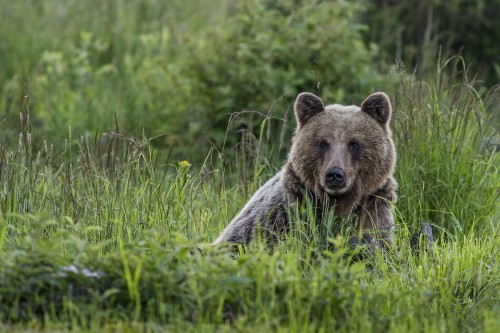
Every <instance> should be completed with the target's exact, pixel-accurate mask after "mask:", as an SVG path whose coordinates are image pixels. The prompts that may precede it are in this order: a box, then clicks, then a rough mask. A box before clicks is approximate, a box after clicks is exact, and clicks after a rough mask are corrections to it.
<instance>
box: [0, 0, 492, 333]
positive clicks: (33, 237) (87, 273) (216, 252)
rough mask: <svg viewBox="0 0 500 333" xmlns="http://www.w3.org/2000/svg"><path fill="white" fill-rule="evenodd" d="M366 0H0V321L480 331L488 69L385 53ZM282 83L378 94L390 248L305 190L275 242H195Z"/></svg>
mask: <svg viewBox="0 0 500 333" xmlns="http://www.w3.org/2000/svg"><path fill="white" fill-rule="evenodd" d="M373 3H376V2H373ZM364 4H365V3H364V2H355V3H351V2H349V3H347V2H338V3H337V6H331V5H329V3H328V2H322V1H312V0H311V1H297V2H289V1H277V2H275V1H272V2H271V1H264V0H262V1H252V2H251V3H250V2H229V1H228V2H224V1H221V2H220V6H212V5H208V3H207V2H204V1H193V2H185V1H184V2H181V1H172V2H169V3H168V5H167V4H166V3H165V2H162V1H154V0H148V1H145V0H136V1H128V2H118V1H116V2H115V1H109V2H98V1H87V2H67V3H65V4H62V3H59V2H57V1H44V2H36V1H27V0H26V1H15V2H7V1H1V0H0V7H1V10H0V27H2V29H0V58H2V66H3V71H2V72H1V73H0V84H1V87H0V88H1V89H2V90H1V91H2V94H1V99H0V112H2V119H3V125H2V131H1V134H0V136H1V141H0V252H1V255H0V281H1V283H0V318H1V324H0V331H9V332H17V331H19V332H21V331H22V332H25V331H30V330H34V331H40V330H46V331H54V330H58V331H61V330H63V331H64V330H74V331H85V332H86V331H89V332H95V331H123V332H134V331H138V330H143V331H218V332H226V331H227V332H229V331H231V332H232V331H235V330H236V331H282V332H290V331H292V332H293V331H300V332H309V331H311V332H312V331H315V332H316V331H323V332H327V331H332V330H335V331H374V332H385V331H389V330H390V331H404V332H407V331H409V332H417V331H418V332H421V331H425V332H427V331H429V332H434V331H436V332H448V331H471V332H472V331H473V332H477V331H481V332H496V331H498V329H499V328H500V320H499V318H500V303H499V300H498V295H499V294H500V290H499V289H500V288H499V287H500V271H499V269H498V258H499V257H500V233H499V225H498V220H499V217H500V216H499V207H500V205H499V200H498V199H499V188H500V177H499V174H498V173H499V170H498V165H500V155H499V154H498V144H499V138H498V114H499V113H498V111H499V110H498V105H499V104H498V100H499V99H498V98H499V92H498V89H496V88H495V87H492V88H491V89H489V88H488V87H487V86H485V85H484V84H483V83H482V82H478V81H477V80H475V79H472V77H474V76H472V75H470V73H469V72H468V71H467V65H466V63H465V62H464V60H463V58H461V57H442V58H436V57H434V68H435V69H434V70H428V71H425V72H423V73H420V74H419V75H417V73H414V74H412V75H411V74H409V73H407V72H405V71H404V70H398V69H391V70H388V69H387V68H389V66H388V65H387V63H383V61H385V60H383V57H380V59H382V60H380V59H379V60H377V59H378V58H377V57H378V56H379V55H380V53H379V52H382V50H380V49H379V48H378V47H377V45H376V44H374V43H373V41H376V40H377V38H376V37H369V36H370V34H371V33H373V30H372V29H370V30H367V29H366V25H364V24H361V23H360V22H361V21H359V18H360V17H362V14H366V13H369V10H372V9H370V7H369V6H364ZM54 18H57V19H54ZM373 19H374V22H375V21H376V18H373ZM20 23H23V24H20ZM389 23H391V22H387V24H389ZM399 24H401V22H400V23H399ZM207 26H208V27H209V28H206V27H207ZM319 26H321V27H323V28H324V29H319V28H318V27H319ZM408 27H410V25H408ZM276 36H281V37H280V38H278V39H276V38H277V37H276ZM35 37H36V38H35ZM367 38H368V39H370V41H371V42H372V44H366V43H364V42H363V41H364V40H366V39H367ZM331 39H332V40H335V43H329V41H330V40H331ZM269 40H273V43H272V44H273V47H274V49H272V50H269V49H268V47H267V45H269ZM301 43H303V44H301ZM367 45H368V46H367ZM381 46H383V47H384V52H391V51H390V47H388V46H385V45H381ZM303 48H306V49H307V50H308V52H307V53H305V52H301V50H302V49H303ZM214 50H217V52H214ZM349 51H351V52H349ZM266 52H267V53H266ZM311 54H312V55H314V57H312V58H311ZM442 54H444V52H443V53H442ZM333 56H338V59H340V60H338V61H332V60H331V58H332V57H333ZM378 61H380V62H378ZM429 68H430V67H429ZM318 82H319V83H320V84H319V86H318ZM301 90H309V91H313V92H315V93H317V94H319V95H320V96H321V97H322V98H324V99H325V100H326V101H332V102H333V101H343V102H345V103H357V104H359V102H360V101H361V98H362V97H363V96H365V95H367V94H368V93H369V92H371V91H373V90H384V91H387V92H388V94H389V95H390V97H391V99H392V102H393V107H394V110H395V113H394V118H393V122H392V128H393V133H394V136H395V140H396V145H397V149H398V165H397V173H396V178H397V179H398V181H399V184H400V188H399V191H398V195H399V201H398V203H397V204H396V206H395V213H396V220H397V221H396V223H397V230H396V244H397V248H398V253H396V254H394V255H389V256H387V255H384V254H382V253H376V254H371V255H370V254H369V255H366V254H365V253H360V252H362V251H363V249H361V248H360V249H352V248H350V247H349V246H347V245H346V243H347V239H348V236H349V235H348V233H347V231H341V232H340V233H338V234H332V233H331V232H330V231H331V225H332V224H333V223H335V222H336V221H335V220H327V221H326V222H325V223H324V224H321V225H316V224H315V221H314V218H313V216H311V215H312V214H307V211H306V214H305V216H297V217H296V223H295V226H294V230H293V231H292V232H291V234H290V235H288V237H285V238H283V239H282V240H281V241H280V242H279V244H277V246H276V247H275V248H274V249H273V250H272V251H270V250H269V249H268V248H267V247H266V245H265V244H264V243H263V242H262V241H259V240H258V241H256V242H254V243H252V244H251V245H250V246H249V247H248V248H246V249H243V248H239V249H238V250H237V252H233V251H232V249H226V248H224V247H221V248H216V247H212V246H211V245H210V242H211V241H212V240H214V239H215V238H216V236H217V235H218V233H219V232H220V231H221V230H222V228H223V227H224V226H225V225H226V224H227V222H228V221H229V220H230V219H231V217H232V216H234V214H235V213H236V212H237V211H238V210H239V209H240V208H241V207H242V206H243V205H244V203H245V202H246V200H247V199H248V198H249V196H250V195H251V194H252V193H253V192H254V191H255V190H256V189H257V188H258V187H259V185H260V184H262V182H264V181H265V180H266V179H267V178H268V177H269V176H270V175H272V174H274V173H275V172H276V171H277V170H278V169H279V168H280V166H281V163H282V161H283V158H284V152H285V151H286V149H287V147H288V142H289V140H290V133H291V131H292V130H293V127H294V121H293V120H292V117H291V112H290V111H291V110H290V106H291V103H292V101H293V98H294V96H295V94H296V93H297V92H298V91H301ZM285 93H288V94H289V95H287V96H285V97H283V98H281V99H280V97H281V96H282V95H284V94H285ZM273 103H274V104H273ZM246 108H249V109H253V110H255V111H252V112H243V113H238V114H232V116H230V115H229V114H230V113H233V112H240V111H243V110H244V109H246ZM187 115H189V116H187ZM191 118H192V119H193V120H191ZM202 128H203V130H202ZM203 131H205V132H203ZM165 133H167V134H166V135H163V136H158V135H162V134H165ZM201 139H206V140H205V141H207V140H208V141H210V144H209V145H207V144H206V143H201ZM194 142H198V143H196V144H195V143H194ZM185 145H189V146H190V147H186V146H185ZM184 158H185V159H184ZM306 221H308V223H310V228H305V223H306ZM423 221H427V222H428V223H430V224H431V225H432V227H433V231H434V232H435V238H436V243H435V245H434V246H433V247H432V248H428V249H426V250H424V249H423V248H425V246H424V244H425V243H422V246H421V250H420V251H419V252H415V251H414V250H412V249H411V248H410V238H411V235H412V234H413V233H414V232H415V231H417V230H418V228H419V227H420V224H421V223H422V222H423ZM360 254H363V256H362V257H363V259H362V260H360V261H356V260H357V258H359V257H360V256H359V255H360ZM355 259H356V260H355Z"/></svg>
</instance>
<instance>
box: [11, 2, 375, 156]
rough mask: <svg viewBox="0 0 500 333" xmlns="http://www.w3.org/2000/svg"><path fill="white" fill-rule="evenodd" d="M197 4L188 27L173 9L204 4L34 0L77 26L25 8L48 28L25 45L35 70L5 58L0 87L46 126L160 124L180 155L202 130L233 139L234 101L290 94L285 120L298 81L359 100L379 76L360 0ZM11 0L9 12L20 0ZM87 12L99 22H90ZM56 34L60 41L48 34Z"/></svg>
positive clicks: (249, 104) (137, 131) (266, 100)
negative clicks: (89, 6) (6, 77)
mask: <svg viewBox="0 0 500 333" xmlns="http://www.w3.org/2000/svg"><path fill="white" fill-rule="evenodd" d="M198 5H199V6H204V7H202V8H205V7H206V9H207V13H208V14H207V16H208V18H206V24H207V25H208V26H207V27H205V29H204V30H202V29H199V27H198V28H197V27H196V24H198V23H196V20H190V21H189V23H188V24H187V27H186V23H183V21H182V20H183V18H186V17H187V16H188V15H191V14H192V13H193V12H194V13H198V14H199V16H201V13H202V11H200V9H198V10H194V11H191V12H189V10H186V9H184V11H185V12H184V13H183V12H182V11H181V10H180V9H179V8H181V6H177V7H178V8H177V7H176V6H174V8H173V9H169V8H167V7H164V6H161V5H160V4H157V3H155V2H154V1H153V2H147V3H146V2H133V3H130V4H128V5H124V6H118V5H117V4H115V3H111V4H109V5H106V6H104V5H99V6H97V7H96V8H97V9H96V10H95V11H94V12H92V11H86V10H84V8H82V7H81V6H80V5H78V4H70V3H68V4H65V5H61V4H59V5H57V6H56V5H55V4H52V3H51V2H47V4H44V5H40V6H41V7H40V8H39V10H40V11H41V12H46V11H51V10H53V11H56V12H58V13H59V14H58V15H59V16H60V17H58V18H59V19H60V20H62V21H63V22H64V21H67V19H68V18H70V17H73V16H74V17H76V20H77V21H76V26H72V28H70V29H69V30H68V31H67V32H66V33H65V34H64V36H62V35H59V33H60V32H57V29H56V28H57V27H58V24H60V22H59V21H58V22H59V23H58V22H55V23H51V22H45V23H46V24H47V25H48V27H45V26H44V25H42V24H41V19H40V18H38V16H37V15H36V14H35V13H30V12H28V13H27V14H26V16H27V17H30V18H31V19H32V20H33V21H34V23H33V25H34V27H32V28H31V29H35V28H36V27H37V26H38V28H39V29H41V30H42V32H41V34H43V35H47V37H48V38H47V39H44V42H43V41H37V43H36V48H34V51H33V50H32V51H30V53H29V57H28V59H30V61H31V64H28V68H30V67H31V66H33V67H34V72H33V75H32V76H31V75H28V76H26V77H25V76H24V73H20V72H19V71H17V72H15V70H14V72H15V76H14V78H12V79H11V80H10V81H9V84H6V85H4V91H5V92H6V95H7V96H9V98H10V100H13V99H14V100H16V103H18V105H21V104H22V103H23V99H24V96H26V95H28V96H29V97H30V100H31V104H30V105H31V106H30V107H31V111H32V116H33V118H34V119H32V122H33V124H35V125H37V126H39V127H42V128H43V129H44V132H45V133H46V134H47V137H49V138H52V137H57V136H60V134H61V131H63V132H66V131H67V128H68V126H72V128H73V132H74V133H77V134H79V135H83V134H85V132H87V131H88V132H90V134H94V131H96V129H98V130H97V133H100V132H105V131H109V130H113V131H117V130H120V131H122V132H126V133H127V134H128V135H135V136H140V135H141V134H142V131H143V129H144V131H145V134H146V135H147V136H155V135H160V134H168V135H167V136H164V137H162V138H159V139H157V140H156V141H155V142H153V143H154V144H156V146H159V147H165V146H170V145H172V144H176V145H177V146H178V147H179V148H180V150H181V151H182V154H178V155H190V156H200V158H202V156H204V155H205V151H206V146H207V144H206V143H205V141H210V142H213V143H214V144H215V145H216V146H217V147H218V148H221V147H222V146H223V145H224V142H225V141H227V142H226V143H227V144H228V145H229V146H232V144H234V143H236V142H238V138H237V135H236V133H235V132H236V131H235V130H234V128H232V129H231V130H230V132H229V133H228V134H229V135H228V136H227V135H226V131H227V127H228V123H229V120H230V114H232V113H234V112H240V111H242V110H244V109H252V110H256V111H259V112H261V113H262V114H266V113H267V112H268V110H269V109H270V108H271V105H272V104H273V103H274V102H275V101H277V100H278V99H279V98H280V97H281V96H283V95H285V94H288V95H287V97H286V98H284V99H283V100H281V101H280V102H279V103H278V105H277V107H276V108H275V110H274V111H273V116H275V117H278V118H285V120H287V119H288V118H289V117H288V116H287V111H289V109H290V106H291V103H292V101H293V98H294V97H295V96H296V94H297V93H298V92H301V91H313V92H315V93H317V94H319V95H321V96H322V97H323V98H324V99H325V100H327V101H338V102H344V103H360V102H361V100H362V98H363V97H364V96H366V95H367V94H368V93H369V92H371V91H373V90H374V89H380V87H381V84H382V83H383V77H381V76H380V75H379V74H378V73H377V72H376V71H375V70H374V69H373V68H374V66H373V64H374V63H375V62H376V53H377V49H376V47H375V46H374V45H370V46H366V45H365V44H364V43H363V41H362V38H361V34H362V32H363V30H364V29H365V27H364V26H363V25H361V24H360V23H359V22H358V16H359V14H360V12H361V10H362V6H361V5H360V4H358V3H349V2H335V3H331V2H326V1H315V0H303V1H294V2H288V1H278V2H272V1H264V0H253V1H250V2H227V3H226V2H221V8H222V9H218V8H217V7H214V6H213V5H206V4H205V3H203V2H200V3H199V4H198ZM12 6H13V7H12V8H11V9H12V10H13V11H15V12H16V10H17V11H19V10H21V9H22V6H20V7H17V6H14V5H12ZM158 12H160V13H163V14H161V15H160V14H159V13H158ZM210 13H211V14H212V16H210ZM177 14H179V17H178V18H175V15H177ZM30 15H31V16H30ZM90 15H91V16H92V17H93V16H94V15H95V16H96V19H95V20H96V22H97V23H99V22H100V23H99V24H96V25H93V24H92V20H90V19H89V16H90ZM104 17H106V18H107V19H108V21H106V20H104ZM210 17H212V18H210ZM37 19H38V20H39V21H37ZM103 20H104V21H103ZM103 22H104V23H105V24H104V23H103ZM138 22H142V23H138ZM101 23H102V24H101ZM26 29H28V30H29V28H26ZM78 29H80V30H78ZM30 31H31V30H30ZM117 31H119V33H118V32H117ZM58 37H61V38H63V40H64V41H65V43H60V42H56V41H54V40H52V39H51V38H58ZM28 49H29V48H28V47H26V48H25V51H26V53H27V54H28ZM13 67H16V66H14V65H13ZM17 70H19V69H17ZM30 70H31V69H30ZM11 111H12V109H11ZM253 114H255V113H253ZM115 115H116V119H117V123H116V122H115ZM17 117H18V113H17V110H16V112H9V115H8V118H9V120H8V123H9V124H16V122H17ZM261 120H262V119H260V118H259V119H256V120H254V121H252V119H248V122H249V123H250V125H249V126H250V127H251V129H253V130H256V129H258V126H259V125H260V123H261ZM253 123H255V125H252V124H253ZM273 123H276V122H273ZM277 124H279V123H277ZM277 124H273V125H272V127H271V128H273V129H274V128H276V127H277ZM271 133H276V131H272V130H270V131H269V132H268V134H269V137H268V138H267V139H269V140H270V141H271V139H276V136H274V135H271ZM193 143H194V144H193ZM177 151H179V150H177Z"/></svg>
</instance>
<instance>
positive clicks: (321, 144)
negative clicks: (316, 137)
mask: <svg viewBox="0 0 500 333" xmlns="http://www.w3.org/2000/svg"><path fill="white" fill-rule="evenodd" d="M328 146H329V144H328V142H327V141H325V140H321V141H320V142H319V148H321V149H326V148H328Z"/></svg>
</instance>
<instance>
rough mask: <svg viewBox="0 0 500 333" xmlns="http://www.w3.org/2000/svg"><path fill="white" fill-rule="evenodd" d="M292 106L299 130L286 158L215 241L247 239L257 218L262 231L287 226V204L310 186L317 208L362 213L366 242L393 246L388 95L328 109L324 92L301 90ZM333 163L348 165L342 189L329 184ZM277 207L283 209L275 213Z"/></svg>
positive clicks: (393, 158)
mask: <svg viewBox="0 0 500 333" xmlns="http://www.w3.org/2000/svg"><path fill="white" fill-rule="evenodd" d="M294 109H295V115H296V119H297V128H296V130H295V134H294V137H293V140H292V147H291V149H290V152H289V155H288V161H287V162H286V164H285V165H284V167H283V169H282V171H281V172H280V173H278V174H277V175H276V176H275V177H273V178H272V179H271V180H270V181H269V182H268V183H266V184H265V185H264V186H263V187H262V188H261V189H259V191H257V193H256V194H255V195H254V197H252V199H251V200H250V202H249V203H248V204H247V205H246V206H245V207H244V208H243V210H242V211H241V212H240V214H239V215H238V216H237V217H236V218H235V219H234V220H233V221H232V222H231V223H230V224H229V225H228V227H227V228H226V229H225V230H224V232H223V233H222V234H221V236H220V237H219V238H218V239H217V240H216V242H215V243H220V242H224V241H231V242H242V243H247V242H248V241H250V238H251V235H252V233H253V231H254V229H255V227H256V225H257V223H258V222H260V223H261V226H263V227H264V228H266V227H267V228H271V229H275V230H286V229H287V226H288V217H287V216H286V212H285V210H284V209H283V207H284V206H285V205H286V204H293V203H294V202H297V201H301V200H302V198H303V195H304V191H306V190H307V191H309V192H310V193H312V194H313V196H314V197H315V199H316V200H317V201H318V203H319V204H318V207H326V208H327V209H333V210H334V213H335V214H336V215H338V216H341V217H347V216H348V215H350V214H357V215H359V216H360V219H359V220H360V223H359V224H360V225H359V227H360V228H361V229H362V230H363V231H364V237H363V238H364V239H365V240H367V242H368V243H374V242H375V240H379V241H380V242H381V243H386V244H388V245H392V233H393V228H394V221H393V216H392V212H391V202H395V200H396V192H395V191H396V188H397V183H396V181H395V180H394V178H393V172H394V166H395V163H396V152H395V148H394V143H393V142H392V138H391V137H392V133H391V130H390V128H389V122H390V117H391V113H392V109H391V104H390V101H389V98H388V97H387V96H386V95H385V94H384V93H375V94H372V95H370V96H369V97H368V98H367V99H366V100H365V101H364V102H363V104H362V106H361V108H359V107H356V106H342V105H338V104H334V105H329V106H326V107H325V106H324V105H323V102H322V101H321V100H320V99H319V97H317V96H315V95H313V94H310V93H302V94H300V95H299V96H298V97H297V99H296V102H295V106H294ZM332 168H336V169H341V170H343V173H344V177H345V186H344V185H342V187H338V186H332V185H331V183H329V181H328V180H327V173H328V170H331V169H332ZM272 211H278V212H279V214H277V216H276V217H274V218H270V217H269V216H270V214H269V213H270V212H272ZM271 215H276V214H271ZM266 216H267V217H266ZM278 216H279V218H277V217H278ZM256 219H258V221H255V220H256ZM277 225H278V226H277ZM277 227H278V228H277Z"/></svg>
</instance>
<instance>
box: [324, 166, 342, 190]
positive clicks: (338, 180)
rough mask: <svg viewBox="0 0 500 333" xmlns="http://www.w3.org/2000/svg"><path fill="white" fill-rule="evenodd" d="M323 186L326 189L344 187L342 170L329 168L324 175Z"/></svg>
mask: <svg viewBox="0 0 500 333" xmlns="http://www.w3.org/2000/svg"><path fill="white" fill-rule="evenodd" d="M325 185H326V186H327V187H328V188H342V187H344V186H345V173H344V170H342V169H341V168H338V167H333V168H329V169H328V170H326V173H325Z"/></svg>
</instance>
